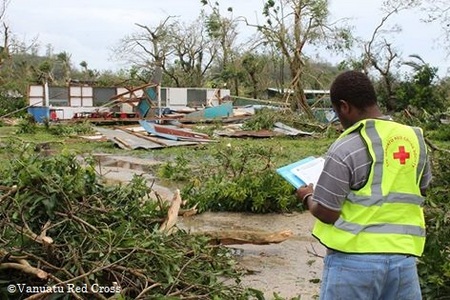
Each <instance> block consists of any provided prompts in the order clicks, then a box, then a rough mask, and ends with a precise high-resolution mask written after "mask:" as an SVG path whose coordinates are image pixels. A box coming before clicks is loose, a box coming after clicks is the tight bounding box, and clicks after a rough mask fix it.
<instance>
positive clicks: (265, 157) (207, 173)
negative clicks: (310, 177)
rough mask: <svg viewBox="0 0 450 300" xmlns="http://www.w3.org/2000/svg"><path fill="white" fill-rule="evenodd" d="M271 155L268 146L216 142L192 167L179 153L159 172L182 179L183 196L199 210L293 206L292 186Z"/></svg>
mask: <svg viewBox="0 0 450 300" xmlns="http://www.w3.org/2000/svg"><path fill="white" fill-rule="evenodd" d="M240 142H241V141H240ZM272 155H273V154H272V150H271V149H270V148H261V147H258V146H252V145H249V144H245V143H241V144H239V145H236V146H231V144H228V145H219V146H218V147H217V148H215V149H214V150H213V152H212V153H211V154H210V157H208V158H207V157H204V158H203V160H202V161H200V162H199V164H198V165H197V166H196V168H195V169H193V167H192V166H190V167H187V160H186V159H185V158H181V157H178V158H177V159H176V163H175V164H166V165H164V166H163V167H162V168H161V169H160V170H161V171H160V174H162V175H166V178H167V176H169V175H170V178H172V179H174V178H178V179H184V180H185V182H184V183H185V186H184V187H183V189H182V197H183V199H185V200H187V202H188V204H189V205H191V206H194V205H198V209H199V211H207V210H211V211H235V212H238V211H239V212H255V213H268V212H281V211H290V210H293V209H296V208H297V207H298V201H297V200H296V198H295V196H294V188H293V187H292V186H291V185H290V184H289V183H288V182H286V181H285V180H284V179H283V178H282V177H281V176H279V175H278V174H277V173H276V170H275V168H274V166H273V164H272V160H271V157H272ZM169 166H170V167H169Z"/></svg>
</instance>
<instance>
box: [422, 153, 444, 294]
mask: <svg viewBox="0 0 450 300" xmlns="http://www.w3.org/2000/svg"><path fill="white" fill-rule="evenodd" d="M432 158H433V176H434V178H433V182H432V186H431V188H430V189H429V190H428V191H427V203H426V206H425V208H424V211H425V220H426V228H427V241H426V244H425V251H424V254H423V256H422V257H421V258H420V260H419V264H418V269H419V275H420V282H421V287H422V293H423V296H424V298H425V299H448V295H450V260H449V257H450V204H449V202H448V195H449V194H450V190H449V186H450V164H449V162H450V153H448V152H441V151H436V152H433V157H432Z"/></svg>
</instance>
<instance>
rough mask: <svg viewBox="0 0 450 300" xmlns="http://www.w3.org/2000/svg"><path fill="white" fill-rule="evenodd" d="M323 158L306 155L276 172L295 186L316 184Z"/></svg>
mask: <svg viewBox="0 0 450 300" xmlns="http://www.w3.org/2000/svg"><path fill="white" fill-rule="evenodd" d="M324 163H325V159H324V158H323V157H315V156H308V157H306V158H304V159H301V160H299V161H296V162H294V163H292V164H289V165H287V166H284V167H281V168H278V169H277V173H278V174H280V175H281V176H282V177H283V178H284V179H286V180H287V181H288V182H289V183H290V184H292V185H293V186H294V187H295V188H297V189H298V188H299V187H300V186H302V185H307V184H310V183H312V184H313V185H314V186H316V184H317V181H318V180H319V177H320V174H321V173H322V170H323V166H324Z"/></svg>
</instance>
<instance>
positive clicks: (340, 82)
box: [330, 71, 377, 111]
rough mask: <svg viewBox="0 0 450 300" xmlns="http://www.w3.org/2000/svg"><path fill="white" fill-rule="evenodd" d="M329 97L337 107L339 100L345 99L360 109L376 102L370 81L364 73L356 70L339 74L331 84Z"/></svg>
mask: <svg viewBox="0 0 450 300" xmlns="http://www.w3.org/2000/svg"><path fill="white" fill-rule="evenodd" d="M330 98H331V102H332V103H333V104H335V105H337V106H338V107H339V106H340V105H339V101H340V100H345V101H347V102H348V103H350V104H352V105H353V106H355V107H356V108H358V109H360V110H362V111H364V110H365V109H366V108H367V107H371V106H374V105H376V104H377V96H376V94H375V88H374V86H373V84H372V82H371V81H370V79H369V77H368V76H367V75H366V74H364V73H362V72H358V71H346V72H343V73H341V74H339V75H338V76H337V77H336V79H335V80H334V81H333V83H332V84H331V88H330Z"/></svg>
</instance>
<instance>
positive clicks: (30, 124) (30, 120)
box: [17, 115, 37, 134]
mask: <svg viewBox="0 0 450 300" xmlns="http://www.w3.org/2000/svg"><path fill="white" fill-rule="evenodd" d="M36 131H37V124H36V122H35V121H34V117H33V116H32V115H27V116H26V117H25V118H23V119H21V120H20V121H19V124H18V129H17V133H18V134H23V133H25V134H30V133H36Z"/></svg>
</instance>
